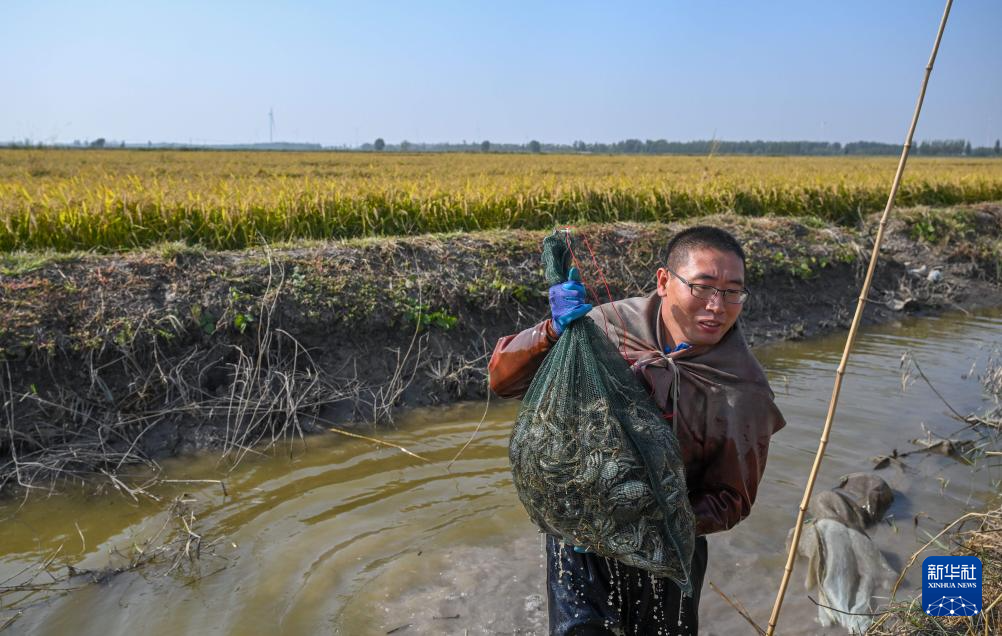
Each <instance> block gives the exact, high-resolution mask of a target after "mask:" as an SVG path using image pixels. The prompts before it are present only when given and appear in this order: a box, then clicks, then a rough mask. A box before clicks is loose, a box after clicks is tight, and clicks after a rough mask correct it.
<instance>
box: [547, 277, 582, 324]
mask: <svg viewBox="0 0 1002 636" xmlns="http://www.w3.org/2000/svg"><path fill="white" fill-rule="evenodd" d="M585 300H586V297H585V288H584V285H582V284H581V274H580V273H579V272H578V268H577V267H572V268H571V269H570V271H569V272H567V282H565V283H557V284H556V285H554V286H553V287H550V314H551V315H552V316H553V330H554V331H556V332H557V335H558V336H559V335H560V334H562V333H563V332H564V329H565V328H566V327H567V325H569V324H571V323H572V322H574V321H575V320H577V319H578V318H580V317H581V316H583V315H585V314H587V313H588V312H589V311H591V305H589V304H588V303H586V302H585Z"/></svg>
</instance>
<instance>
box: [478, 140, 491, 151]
mask: <svg viewBox="0 0 1002 636" xmlns="http://www.w3.org/2000/svg"><path fill="white" fill-rule="evenodd" d="M490 151H491V142H489V141H487V140H486V139H484V140H483V141H481V142H480V152H490Z"/></svg>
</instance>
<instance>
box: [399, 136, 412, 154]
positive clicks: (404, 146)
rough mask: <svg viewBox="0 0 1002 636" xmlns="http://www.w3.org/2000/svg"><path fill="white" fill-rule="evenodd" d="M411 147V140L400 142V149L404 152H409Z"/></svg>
mask: <svg viewBox="0 0 1002 636" xmlns="http://www.w3.org/2000/svg"><path fill="white" fill-rule="evenodd" d="M410 149H411V142H409V141H407V140H406V139H404V140H403V141H401V142H400V150H401V151H402V152H407V151H408V150H410Z"/></svg>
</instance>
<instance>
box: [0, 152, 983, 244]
mask: <svg viewBox="0 0 1002 636" xmlns="http://www.w3.org/2000/svg"><path fill="white" fill-rule="evenodd" d="M896 161H897V160H896V158H892V157H886V158H859V157H844V158H843V157H735V156H716V157H678V156H662V157H646V156H582V155H505V154H484V155H480V154H410V155H407V154H373V153H336V152H313V153H305V152H296V153H284V152H283V153H278V152H209V151H161V150H102V151H97V150H2V151H0V221H2V222H0V251H13V250H31V249H54V250H59V251H66V250H74V249H98V250H117V249H128V248H132V247H139V246H145V245H150V244H154V243H159V242H163V241H184V242H187V243H191V244H200V245H204V246H205V247H209V248H221V249H227V248H241V247H246V246H249V245H253V244H257V243H260V242H262V241H268V242H277V241H290V240H296V239H302V238H310V239H325V238H349V237H361V236H387V235H401V234H419V233H425V232H449V231H464V230H480V229H496V228H515V227H517V228H532V229H541V228H547V227H552V226H553V225H554V224H558V223H560V224H564V223H581V222H587V221H617V220H631V221H655V220H656V221H668V220H672V219H679V218H685V217H691V216H699V215H706V214H714V213H720V212H732V213H735V214H742V215H753V216H761V215H790V216H816V217H820V218H823V219H825V220H829V221H834V222H838V223H853V222H855V221H857V220H858V219H859V218H860V216H861V215H862V214H866V213H869V212H872V211H874V210H878V209H881V208H882V207H883V205H884V203H885V201H886V197H887V191H888V189H889V187H890V183H891V180H892V177H893V174H894V169H895V166H896ZM998 199H1002V161H999V160H993V159H957V158H950V159H940V158H936V159H932V158H916V159H912V160H910V162H909V165H908V170H907V171H906V176H905V180H904V183H903V185H902V187H901V190H900V192H899V195H898V204H899V205H902V206H910V205H918V204H925V205H950V204H956V203H965V202H976V201H986V200H998Z"/></svg>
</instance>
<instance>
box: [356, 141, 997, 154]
mask: <svg viewBox="0 0 1002 636" xmlns="http://www.w3.org/2000/svg"><path fill="white" fill-rule="evenodd" d="M357 149H358V150H363V151H373V150H374V151H377V152H530V153H539V152H547V153H578V154H613V155H714V154H720V155H805V156H818V157H823V156H839V155H858V156H863V155H865V156H873V155H894V156H897V155H899V154H901V146H900V145H899V144H888V143H883V142H879V141H853V142H849V143H845V144H843V143H839V142H837V141H835V142H828V141H763V140H755V141H720V140H713V139H710V140H697V141H666V140H664V139H647V140H640V139H624V140H623V141H617V142H612V143H603V142H593V143H588V142H584V141H575V142H574V143H571V144H553V143H541V142H539V141H537V140H532V141H529V142H527V143H524V144H511V143H497V142H492V141H487V140H485V141H480V142H466V141H464V142H463V143H415V142H410V141H406V140H405V141H401V142H400V143H399V144H390V143H387V142H386V141H385V140H383V139H382V138H379V139H376V141H375V142H374V143H366V144H362V145H361V146H360V147H358V148H357ZM911 154H913V155H923V156H929V157H998V156H1002V142H1000V140H998V139H996V140H995V144H994V145H993V146H978V147H975V146H972V144H971V142H970V141H968V140H965V139H931V140H925V141H922V142H919V143H916V144H914V145H913V146H912V149H911Z"/></svg>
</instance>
